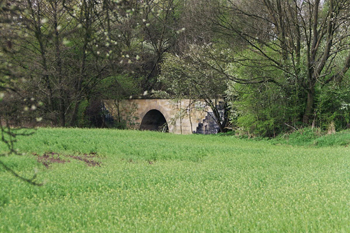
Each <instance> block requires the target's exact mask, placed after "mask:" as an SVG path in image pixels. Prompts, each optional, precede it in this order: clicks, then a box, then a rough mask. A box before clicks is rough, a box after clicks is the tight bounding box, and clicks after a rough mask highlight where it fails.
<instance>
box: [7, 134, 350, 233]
mask: <svg viewBox="0 0 350 233" xmlns="http://www.w3.org/2000/svg"><path fill="white" fill-rule="evenodd" d="M3 149H5V148H3ZM18 150H19V151H20V152H23V153H25V154H26V155H24V156H12V157H7V158H4V159H3V160H4V161H5V162H6V163H7V164H10V166H11V167H13V168H15V169H16V170H17V171H19V172H20V173H21V174H23V175H26V174H28V175H29V174H32V172H33V170H34V169H35V168H37V169H39V173H38V174H39V179H40V180H41V181H43V182H45V185H44V186H42V187H36V186H30V185H28V184H26V183H24V182H21V181H19V180H17V179H15V178H14V177H12V176H11V175H10V174H8V173H6V172H5V171H3V170H0V187H1V189H0V232H69V231H70V232H84V231H85V232H349V231H350V210H349V209H350V208H349V207H350V205H349V203H350V156H349V149H348V148H346V147H323V148H321V149H320V148H300V147H293V146H289V145H280V146H276V145H271V144H270V143H268V142H264V141H261V142H259V141H258V142H257V141H244V140H239V139H236V138H234V137H212V136H202V135H184V136H182V135H173V134H162V133H155V132H138V131H118V130H98V129H95V130H91V129H39V130H37V132H36V134H35V135H33V136H32V137H24V138H21V139H20V140H19V143H18ZM47 152H55V153H58V154H59V155H60V156H62V157H63V158H64V159H65V160H69V162H66V163H62V164H61V163H52V164H50V166H49V168H46V167H45V166H44V165H42V164H40V163H38V162H37V156H36V155H35V156H34V155H33V153H35V154H38V155H42V154H44V153H47ZM85 153H86V154H92V155H93V156H95V157H94V158H92V159H93V160H96V161H99V162H101V166H94V167H92V166H88V165H87V164H86V163H84V162H83V161H80V160H76V159H72V158H71V157H69V156H70V155H77V156H78V155H79V156H81V155H82V154H85ZM64 156H66V157H64Z"/></svg>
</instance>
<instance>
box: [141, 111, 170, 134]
mask: <svg viewBox="0 0 350 233" xmlns="http://www.w3.org/2000/svg"><path fill="white" fill-rule="evenodd" d="M140 130H150V131H161V132H169V128H168V123H167V122H166V119H165V117H164V115H163V114H162V113H161V112H160V111H158V110H155V109H153V110H150V111H148V112H147V113H146V115H145V116H144V117H143V119H142V122H141V125H140Z"/></svg>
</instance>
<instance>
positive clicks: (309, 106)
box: [303, 87, 315, 124]
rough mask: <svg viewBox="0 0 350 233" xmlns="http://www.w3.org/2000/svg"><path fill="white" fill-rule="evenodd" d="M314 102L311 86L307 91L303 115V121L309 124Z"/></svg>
mask: <svg viewBox="0 0 350 233" xmlns="http://www.w3.org/2000/svg"><path fill="white" fill-rule="evenodd" d="M314 102H315V88H314V87H313V88H311V89H310V90H308V93H307V100H306V107H305V113H304V116H303V123H304V124H309V123H310V118H311V117H312V110H313V106H314Z"/></svg>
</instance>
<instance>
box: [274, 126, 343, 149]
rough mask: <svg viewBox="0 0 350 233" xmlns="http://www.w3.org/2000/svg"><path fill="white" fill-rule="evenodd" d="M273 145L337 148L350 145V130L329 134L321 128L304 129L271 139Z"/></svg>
mask: <svg viewBox="0 0 350 233" xmlns="http://www.w3.org/2000/svg"><path fill="white" fill-rule="evenodd" d="M270 142H271V143H272V144H287V145H292V146H306V147H331V146H332V147H335V146H348V145H350V133H349V130H344V131H340V132H337V133H335V134H328V133H327V132H324V131H322V130H321V129H320V128H313V129H312V128H302V129H299V130H297V131H295V132H293V133H285V134H281V135H279V136H278V137H276V138H274V139H271V140H270Z"/></svg>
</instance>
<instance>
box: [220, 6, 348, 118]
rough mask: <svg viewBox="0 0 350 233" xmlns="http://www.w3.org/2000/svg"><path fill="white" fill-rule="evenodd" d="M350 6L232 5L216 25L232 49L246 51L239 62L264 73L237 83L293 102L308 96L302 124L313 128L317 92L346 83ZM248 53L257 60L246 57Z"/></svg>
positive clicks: (305, 99) (240, 56)
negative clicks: (278, 90) (269, 88)
mask: <svg viewBox="0 0 350 233" xmlns="http://www.w3.org/2000/svg"><path fill="white" fill-rule="evenodd" d="M349 6H350V5H349V2H348V1H346V0H341V1H336V0H326V1H321V0H301V1H299V0H288V1H282V0H264V1H256V0H252V1H248V2H246V1H244V2H243V1H234V0H228V1H226V2H225V5H222V7H221V8H219V9H220V10H219V11H218V12H217V17H216V19H215V22H216V25H217V27H218V29H220V31H219V33H221V34H222V35H223V36H225V38H226V43H228V44H232V43H233V42H235V41H239V42H240V44H241V45H242V46H240V47H238V48H237V49H236V59H235V61H233V62H238V63H239V64H240V65H241V66H244V67H248V68H249V67H259V68H260V69H261V70H262V72H261V73H260V74H256V75H255V76H252V77H242V78H241V79H238V80H237V81H238V82H239V81H240V82H241V83H244V82H245V83H249V82H250V83H251V82H270V83H274V84H275V85H277V86H280V87H282V89H283V90H284V91H285V93H287V94H288V95H289V96H291V95H295V94H296V93H295V90H296V89H297V92H299V91H300V92H303V94H302V95H301V97H302V98H303V99H304V111H303V113H302V121H303V122H304V124H310V123H311V122H310V119H311V118H312V117H313V115H314V110H315V105H316V104H317V103H316V102H315V101H316V99H317V93H316V89H318V88H319V87H320V88H321V89H322V88H324V87H326V86H327V85H330V84H331V83H341V82H342V81H343V79H344V77H345V75H346V73H347V71H348V69H349V67H350V47H349V46H348V41H349V35H350V34H349V26H350V25H349V24H350V21H349V20H348V18H349V16H350V15H349V14H350V11H349ZM246 50H249V51H251V52H253V53H254V54H255V56H254V57H245V52H244V51H246ZM242 51H243V53H240V52H242ZM340 58H343V59H340ZM271 70H280V71H281V72H282V76H279V77H276V76H273V75H271V72H269V71H271ZM293 92H294V93H293Z"/></svg>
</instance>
